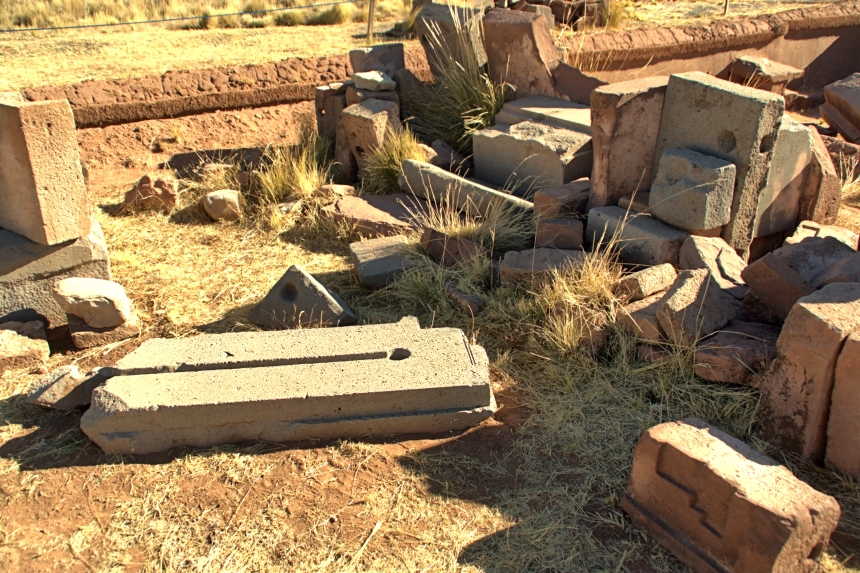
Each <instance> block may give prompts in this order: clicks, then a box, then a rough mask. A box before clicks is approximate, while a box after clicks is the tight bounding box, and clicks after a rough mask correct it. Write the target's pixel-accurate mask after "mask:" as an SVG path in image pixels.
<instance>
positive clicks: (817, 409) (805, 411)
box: [760, 283, 860, 461]
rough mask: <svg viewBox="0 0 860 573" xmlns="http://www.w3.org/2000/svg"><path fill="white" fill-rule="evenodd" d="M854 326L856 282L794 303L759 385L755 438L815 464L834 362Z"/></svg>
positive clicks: (858, 311)
mask: <svg viewBox="0 0 860 573" xmlns="http://www.w3.org/2000/svg"><path fill="white" fill-rule="evenodd" d="M858 327H860V283H835V284H830V285H827V286H825V287H824V288H822V289H821V290H820V291H817V292H814V293H812V294H810V295H808V296H805V297H803V298H801V299H800V300H798V301H797V304H795V305H794V308H792V309H791V312H790V313H789V315H788V318H787V319H786V321H785V325H784V326H783V328H782V334H780V336H779V340H778V341H777V343H776V349H777V357H776V360H775V361H774V363H773V365H772V366H771V369H770V371H769V372H768V374H767V376H766V377H765V379H764V380H763V381H762V398H761V416H760V420H761V422H760V423H761V430H762V431H761V435H762V437H764V438H765V439H766V440H768V441H770V442H771V443H773V444H775V445H777V446H780V447H782V448H784V449H785V450H786V451H788V452H792V453H795V454H798V455H801V456H803V457H804V458H806V459H807V460H810V461H819V460H820V459H821V458H822V456H823V455H824V449H825V442H826V438H827V419H828V416H829V414H830V397H831V391H832V389H833V378H834V372H835V369H836V360H837V358H838V357H839V353H840V351H841V350H842V345H843V342H844V341H845V339H846V338H848V335H849V334H851V333H852V332H854V331H855V330H857V328H858Z"/></svg>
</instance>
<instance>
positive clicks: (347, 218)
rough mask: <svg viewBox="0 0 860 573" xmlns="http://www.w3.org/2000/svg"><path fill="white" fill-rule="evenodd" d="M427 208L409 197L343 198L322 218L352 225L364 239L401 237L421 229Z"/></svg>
mask: <svg viewBox="0 0 860 573" xmlns="http://www.w3.org/2000/svg"><path fill="white" fill-rule="evenodd" d="M426 212H427V204H426V203H425V202H424V201H421V200H420V199H416V198H415V197H414V196H412V195H409V194H406V193H394V194H391V195H362V196H361V197H342V198H341V199H338V200H337V201H335V202H334V203H332V204H331V205H326V206H325V207H323V208H322V209H321V210H320V215H322V216H323V217H325V218H330V219H332V220H334V221H336V222H338V223H345V224H347V225H351V226H352V227H353V228H354V229H355V231H356V232H357V233H358V234H359V235H361V236H363V237H387V236H390V235H400V234H402V233H408V232H409V231H414V230H417V229H419V228H420V225H419V223H418V222H417V221H416V219H417V218H418V217H420V215H421V214H423V213H426Z"/></svg>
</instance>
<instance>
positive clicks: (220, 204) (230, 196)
mask: <svg viewBox="0 0 860 573" xmlns="http://www.w3.org/2000/svg"><path fill="white" fill-rule="evenodd" d="M200 203H201V205H203V210H204V211H206V214H207V215H209V218H211V219H212V220H213V221H237V220H239V218H240V217H241V216H242V210H241V208H240V207H239V192H238V191H233V190H231V189H222V190H220V191H211V192H209V193H207V194H206V195H205V196H204V197H203V199H202V200H201V201H200Z"/></svg>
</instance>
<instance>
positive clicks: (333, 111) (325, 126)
mask: <svg viewBox="0 0 860 573" xmlns="http://www.w3.org/2000/svg"><path fill="white" fill-rule="evenodd" d="M346 107H347V105H346V94H344V93H339V91H338V90H335V89H332V88H331V87H330V86H320V87H318V88H317V89H316V92H315V95H314V111H315V112H316V117H317V133H319V134H320V135H321V136H322V137H327V138H328V139H330V140H332V141H336V140H337V135H338V132H337V126H338V124H339V123H340V115H341V113H343V110H344V108H346Z"/></svg>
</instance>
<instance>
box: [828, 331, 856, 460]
mask: <svg viewBox="0 0 860 573" xmlns="http://www.w3.org/2000/svg"><path fill="white" fill-rule="evenodd" d="M857 412H860V332H855V333H853V334H851V335H850V336H849V337H848V338H847V339H846V340H845V344H843V346H842V352H840V353H839V359H838V360H837V361H836V371H835V374H834V378H833V394H832V398H831V400H830V419H829V421H828V423H827V464H828V465H829V466H832V467H834V468H836V469H837V470H839V471H840V472H842V473H844V474H847V475H852V476H855V477H860V416H857Z"/></svg>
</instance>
